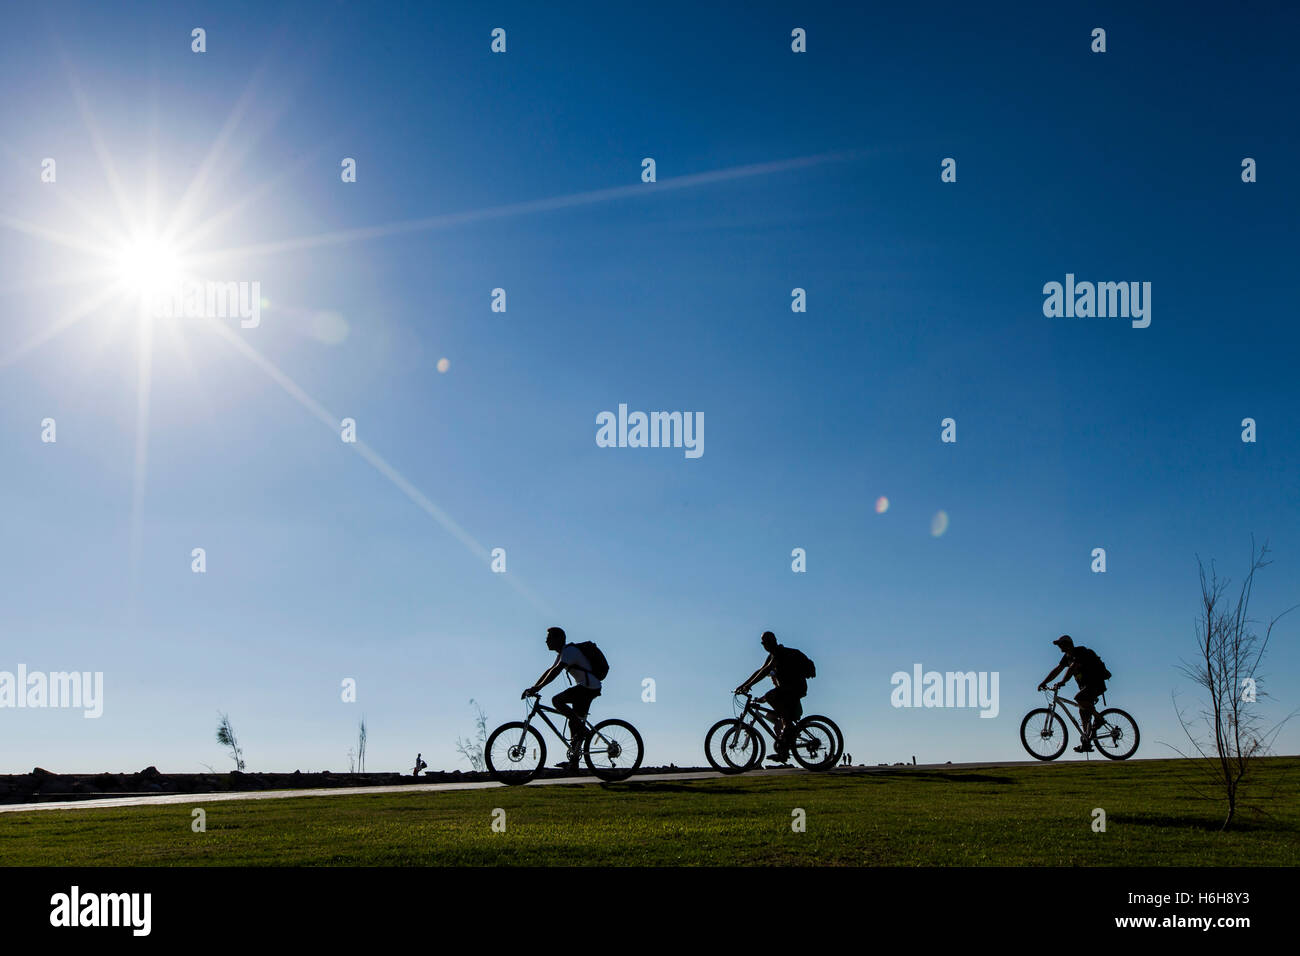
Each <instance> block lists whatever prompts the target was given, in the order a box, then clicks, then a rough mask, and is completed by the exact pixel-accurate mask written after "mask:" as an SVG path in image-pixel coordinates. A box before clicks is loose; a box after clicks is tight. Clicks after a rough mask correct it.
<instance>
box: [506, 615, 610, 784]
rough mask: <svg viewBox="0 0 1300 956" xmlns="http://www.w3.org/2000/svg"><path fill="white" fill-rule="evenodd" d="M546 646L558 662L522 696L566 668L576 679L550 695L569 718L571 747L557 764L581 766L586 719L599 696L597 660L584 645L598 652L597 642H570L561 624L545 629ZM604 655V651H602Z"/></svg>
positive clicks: (524, 695)
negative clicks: (579, 761)
mask: <svg viewBox="0 0 1300 956" xmlns="http://www.w3.org/2000/svg"><path fill="white" fill-rule="evenodd" d="M546 646H547V648H548V649H550V650H552V651H555V663H554V664H552V665H551V666H550V667H548V668H547V669H546V670H545V671H544V672H543V674H542V676H541V677H539V678H537V683H536V684H534V685H533V686H532V687H530V688H528V689H527V690H526V691H524V692H523V694H522V695H520V696H521V698H522V697H529V696H532V695H533V694H536V693H538V692H539V691H540V690H541V689H542V688H543V687H545V686H546V685H547V684H549V683H550V682H551V681H553V680H555V678H556V677H558V676H559V674H560V671H561V670H563V671H564V672H565V673H566V674H567V675H568V677H569V680H570V681H571V682H572V683H573V686H572V687H570V688H568V689H567V690H562V691H560V692H559V693H558V694H556V695H555V696H554V697H552V698H551V706H552V707H554V708H555V709H556V710H558V711H559V712H560V713H562V714H564V715H565V716H566V717H568V719H569V751H568V753H567V754H565V759H564V760H563V761H562V762H561V763H558V764H556V766H557V767H562V768H564V769H565V770H570V771H573V770H577V769H578V754H580V753H582V738H583V736H584V733H583V722H584V721H585V720H586V719H587V712H588V711H589V710H590V709H591V702H592V701H593V700H595V699H596V698H597V697H599V696H600V689H601V684H600V678H598V677H597V676H596V673H595V671H596V664H595V662H593V661H592V660H590V658H589V657H588V654H587V651H586V650H584V648H589V649H590V650H591V652H592V653H599V651H597V650H596V645H595V644H592V643H590V642H584V643H583V644H570V643H569V638H568V636H567V635H566V634H565V633H564V628H562V627H551V628H547V630H546ZM602 656H603V655H602Z"/></svg>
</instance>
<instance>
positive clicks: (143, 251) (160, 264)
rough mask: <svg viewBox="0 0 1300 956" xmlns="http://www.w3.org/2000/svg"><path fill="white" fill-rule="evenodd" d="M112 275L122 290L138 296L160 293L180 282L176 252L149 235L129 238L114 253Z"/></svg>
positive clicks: (168, 245) (178, 260) (179, 267)
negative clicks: (113, 272)
mask: <svg viewBox="0 0 1300 956" xmlns="http://www.w3.org/2000/svg"><path fill="white" fill-rule="evenodd" d="M114 266H115V269H114V271H115V273H116V276H117V279H118V281H119V282H121V283H122V285H123V287H124V288H125V289H126V290H127V291H128V292H132V293H138V294H139V295H140V296H141V297H148V296H151V295H155V294H157V293H160V292H162V291H164V290H166V289H168V288H170V287H172V286H174V285H175V284H176V283H177V282H178V281H180V278H181V274H182V264H181V259H180V256H179V255H178V254H177V252H176V250H175V249H174V248H173V247H172V246H171V245H170V244H168V243H166V242H164V241H162V240H161V239H157V238H155V237H152V236H138V237H136V238H134V239H130V240H128V241H126V242H124V243H122V245H121V246H120V247H119V248H118V249H117V250H116V254H115V256H114Z"/></svg>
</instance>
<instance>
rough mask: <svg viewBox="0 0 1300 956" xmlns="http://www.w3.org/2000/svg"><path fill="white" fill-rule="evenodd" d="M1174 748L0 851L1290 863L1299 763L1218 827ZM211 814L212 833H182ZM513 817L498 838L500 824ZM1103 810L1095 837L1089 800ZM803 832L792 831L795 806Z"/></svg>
mask: <svg viewBox="0 0 1300 956" xmlns="http://www.w3.org/2000/svg"><path fill="white" fill-rule="evenodd" d="M1193 773H1194V771H1193V769H1192V768H1191V767H1190V766H1189V765H1188V764H1187V763H1185V762H1183V761H1138V762H1130V763H1123V764H1108V763H1101V762H1098V761H1092V762H1088V763H1083V762H1071V763H1064V764H1059V765H1058V764H1052V765H1044V766H1033V767H1010V768H1005V769H989V770H953V771H925V770H915V771H914V770H896V771H890V772H887V773H872V774H841V773H836V774H798V775H788V776H769V777H754V776H749V777H732V778H725V779H712V780H703V781H691V782H685V783H635V782H628V783H622V784H612V785H596V784H585V785H576V786H569V785H563V786H559V785H557V786H543V787H522V788H509V789H507V788H499V789H498V788H493V789H488V790H470V791H459V792H448V793H433V792H430V793H405V794H393V795H385V796H337V797H336V796H330V797H303V798H290V799H279V800H262V801H249V802H226V803H209V804H198V803H196V804H193V805H189V804H186V805H178V806H170V807H135V808H125V809H112V810H68V811H62V810H60V811H38V812H30V813H12V814H11V813H6V814H0V863H4V864H7V865H60V864H75V865H109V864H112V865H145V866H156V865H200V866H202V865H223V866H236V865H238V866H247V865H253V866H259V865H345V866H356V865H398V866H404V865H421V866H428V865H453V866H454V865H475V866H483V865H557V864H559V865H565V864H578V865H654V866H663V865H685V866H692V865H733V864H739V865H751V866H755V865H757V866H781V865H872V866H895V865H897V866H913V865H923V866H981V865H1015V866H1019V865H1034V866H1075V865H1083V866H1097V865H1125V866H1212V865H1213V866H1282V865H1285V866H1294V865H1295V864H1296V863H1297V862H1300V797H1297V793H1300V759H1297V758H1278V759H1273V760H1269V761H1268V762H1266V763H1265V764H1264V765H1263V767H1262V769H1261V772H1260V775H1259V778H1258V782H1257V784H1256V787H1255V797H1254V800H1255V801H1256V802H1257V803H1258V804H1259V805H1260V806H1262V807H1263V808H1264V809H1265V810H1267V811H1268V814H1267V815H1262V814H1256V813H1249V812H1247V813H1245V814H1244V815H1242V816H1241V817H1240V823H1239V825H1238V826H1237V827H1236V828H1235V829H1234V830H1232V831H1229V832H1226V833H1220V832H1218V825H1219V823H1220V822H1221V819H1222V811H1221V809H1220V805H1219V804H1217V803H1213V802H1210V801H1207V800H1204V799H1199V798H1197V797H1196V796H1195V795H1194V794H1193V792H1192V790H1191V784H1192V783H1193V782H1194V781H1195V779H1196V778H1195V777H1194V776H1193ZM193 806H202V807H204V809H205V810H206V811H207V832H206V833H194V832H192V830H191V828H190V823H191V815H190V814H191V809H192V807H193ZM497 807H500V808H502V809H504V810H505V811H506V832H504V833H494V832H493V831H492V829H491V821H492V812H493V810H494V808H497ZM1094 807H1101V808H1103V809H1104V810H1105V811H1106V815H1107V820H1106V823H1107V827H1106V832H1105V833H1096V832H1093V829H1092V819H1093V818H1092V811H1093V808H1094ZM795 808H801V809H803V810H804V811H805V813H806V819H807V830H806V832H803V833H796V832H793V831H792V828H791V820H792V816H791V811H793V810H794V809H795Z"/></svg>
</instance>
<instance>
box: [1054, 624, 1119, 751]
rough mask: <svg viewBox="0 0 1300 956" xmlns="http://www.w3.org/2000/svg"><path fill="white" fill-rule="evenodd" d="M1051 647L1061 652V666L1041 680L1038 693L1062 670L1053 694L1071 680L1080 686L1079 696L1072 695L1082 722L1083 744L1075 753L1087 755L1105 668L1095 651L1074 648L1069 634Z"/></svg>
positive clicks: (1090, 746)
mask: <svg viewBox="0 0 1300 956" xmlns="http://www.w3.org/2000/svg"><path fill="white" fill-rule="evenodd" d="M1052 643H1053V644H1055V645H1056V646H1057V647H1059V648H1060V649H1061V652H1062V654H1063V656H1062V657H1061V663H1059V664H1057V665H1056V666H1055V667H1054V668H1052V672H1051V673H1050V674H1048V675H1047V676H1046V677H1044V678H1043V682H1042V683H1041V684H1039V685H1038V689H1039V690H1043V689H1045V688H1046V687H1047V684H1048V682H1049V681H1050V680H1051V679H1052V678H1053V677H1055V676H1056V675H1057V674H1059V673H1060V672H1061V671H1063V670H1064V671H1065V676H1064V677H1062V678H1061V679H1060V680H1059V681H1057V682H1056V683H1055V684H1053V685H1052V690H1059V689H1060V687H1061V685H1062V684H1064V683H1065V682H1066V681H1068V680H1069V679H1070V678H1071V677H1073V678H1074V679H1075V681H1076V682H1077V683H1078V685H1079V692H1078V693H1077V694H1075V695H1074V699H1075V702H1076V703H1077V704H1078V705H1079V716H1080V717H1082V718H1083V740H1082V741H1081V742H1080V744H1079V746H1077V747H1075V748H1074V750H1075V752H1076V753H1081V754H1082V753H1090V752H1091V751H1092V725H1093V721H1094V719H1095V718H1096V716H1097V706H1096V705H1097V698H1098V697H1100V696H1101V695H1102V694H1104V693H1106V681H1105V679H1104V677H1103V673H1104V672H1103V671H1102V668H1103V667H1104V665H1102V663H1101V658H1100V657H1098V656H1097V653H1096V651H1093V650H1092V649H1091V648H1087V647H1084V646H1083V645H1082V644H1080V645H1078V646H1077V647H1076V646H1075V644H1074V639H1073V638H1071V637H1070V635H1069V634H1062V635H1061V636H1060V637H1058V638H1057V639H1056V640H1054V641H1052ZM1067 668H1068V669H1067Z"/></svg>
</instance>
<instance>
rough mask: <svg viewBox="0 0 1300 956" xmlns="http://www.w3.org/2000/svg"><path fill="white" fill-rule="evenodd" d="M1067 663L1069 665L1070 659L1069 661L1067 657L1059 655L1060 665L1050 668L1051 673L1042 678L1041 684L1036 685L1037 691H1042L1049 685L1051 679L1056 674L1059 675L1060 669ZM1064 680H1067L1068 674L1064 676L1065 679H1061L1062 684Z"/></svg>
mask: <svg viewBox="0 0 1300 956" xmlns="http://www.w3.org/2000/svg"><path fill="white" fill-rule="evenodd" d="M1068 663H1070V659H1069V658H1068V657H1066V656H1065V655H1061V663H1059V664H1057V665H1056V666H1055V667H1053V668H1052V672H1051V673H1050V674H1048V675H1047V676H1046V677H1044V678H1043V682H1042V683H1041V684H1039V685H1038V689H1039V690H1042V689H1043V688H1044V687H1046V686H1047V685H1048V684H1049V683H1051V680H1052V678H1053V677H1055V676H1056V675H1057V674H1059V673H1061V669H1062V668H1063V667H1065V666H1066V665H1067V664H1068ZM1065 680H1069V675H1068V674H1067V675H1066V676H1065V678H1064V679H1063V681H1062V682H1064V681H1065Z"/></svg>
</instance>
